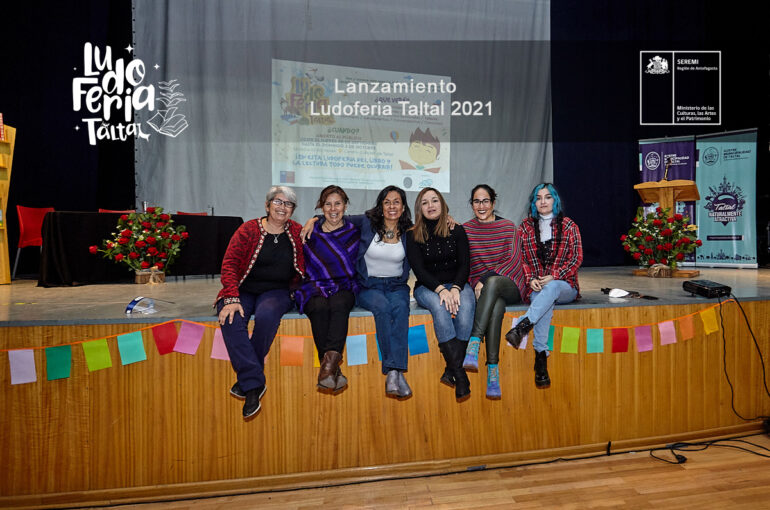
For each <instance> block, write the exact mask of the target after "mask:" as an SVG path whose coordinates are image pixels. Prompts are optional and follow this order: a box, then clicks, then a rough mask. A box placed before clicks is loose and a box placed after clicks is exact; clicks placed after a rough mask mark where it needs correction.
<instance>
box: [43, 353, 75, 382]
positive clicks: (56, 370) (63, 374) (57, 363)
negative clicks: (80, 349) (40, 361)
mask: <svg viewBox="0 0 770 510" xmlns="http://www.w3.org/2000/svg"><path fill="white" fill-rule="evenodd" d="M71 369H72V346H71V345H59V346H56V347H46V349H45V370H46V374H47V375H48V380H49V381H55V380H56V379H67V378H68V377H69V376H70V370H71Z"/></svg>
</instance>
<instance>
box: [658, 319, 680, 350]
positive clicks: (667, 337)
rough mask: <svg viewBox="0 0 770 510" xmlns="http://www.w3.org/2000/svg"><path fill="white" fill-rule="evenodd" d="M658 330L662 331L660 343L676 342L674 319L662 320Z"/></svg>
mask: <svg viewBox="0 0 770 510" xmlns="http://www.w3.org/2000/svg"><path fill="white" fill-rule="evenodd" d="M658 331H659V332H660V345H668V344H675V343H676V328H675V327H674V321H666V322H661V323H660V324H658Z"/></svg>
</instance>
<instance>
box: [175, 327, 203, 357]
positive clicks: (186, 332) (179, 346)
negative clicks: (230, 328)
mask: <svg viewBox="0 0 770 510" xmlns="http://www.w3.org/2000/svg"><path fill="white" fill-rule="evenodd" d="M205 329H206V328H205V326H203V325H202V324H193V323H191V322H183V323H182V327H181V328H179V334H178V335H177V338H176V343H175V344H174V351H175V352H181V353H182V354H191V355H193V356H194V355H195V353H196V352H198V346H199V345H200V343H201V338H203V331H205Z"/></svg>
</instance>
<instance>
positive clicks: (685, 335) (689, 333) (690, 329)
mask: <svg viewBox="0 0 770 510" xmlns="http://www.w3.org/2000/svg"><path fill="white" fill-rule="evenodd" d="M679 333H680V334H681V335H682V340H690V339H691V338H693V337H694V336H695V327H694V326H693V323H692V315H687V316H685V317H682V318H681V319H679Z"/></svg>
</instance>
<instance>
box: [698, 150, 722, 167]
mask: <svg viewBox="0 0 770 510" xmlns="http://www.w3.org/2000/svg"><path fill="white" fill-rule="evenodd" d="M701 161H703V162H704V163H705V164H707V165H708V166H712V165H714V164H716V162H717V161H719V151H718V150H717V149H716V147H708V148H707V149H706V150H704V151H703V155H702V156H701Z"/></svg>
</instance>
